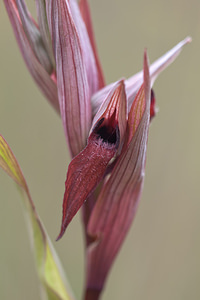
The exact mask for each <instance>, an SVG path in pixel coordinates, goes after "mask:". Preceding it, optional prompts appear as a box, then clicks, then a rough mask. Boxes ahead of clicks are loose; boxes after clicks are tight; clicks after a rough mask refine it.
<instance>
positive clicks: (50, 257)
mask: <svg viewBox="0 0 200 300" xmlns="http://www.w3.org/2000/svg"><path fill="white" fill-rule="evenodd" d="M0 167H2V168H3V169H4V171H5V172H6V173H7V174H8V175H9V176H11V177H12V178H13V179H14V180H15V182H16V183H17V184H18V185H19V186H20V187H21V193H22V199H23V206H24V210H25V213H26V219H27V223H28V225H29V226H28V228H29V230H30V232H29V233H30V234H29V235H30V238H31V244H32V245H33V248H34V254H35V259H36V265H37V272H38V275H39V278H40V281H41V285H42V287H43V289H44V291H45V292H46V295H47V299H48V300H72V299H73V297H72V296H71V291H70V290H69V288H68V290H67V289H66V287H67V280H66V277H65V275H64V272H63V270H62V267H61V264H60V262H59V260H58V257H57V255H56V252H55V250H54V248H53V246H52V244H51V242H50V240H49V238H48V236H47V234H46V231H45V229H44V227H43V225H42V223H41V221H40V219H39V216H38V215H37V212H36V209H35V206H34V204H33V201H32V199H31V196H30V193H29V190H28V186H27V184H26V181H25V179H24V176H23V174H22V171H21V169H20V167H19V164H18V163H17V160H16V158H15V156H14V154H13V153H12V151H11V149H10V147H9V146H8V144H7V142H6V141H5V139H4V138H3V137H2V136H1V135H0Z"/></svg>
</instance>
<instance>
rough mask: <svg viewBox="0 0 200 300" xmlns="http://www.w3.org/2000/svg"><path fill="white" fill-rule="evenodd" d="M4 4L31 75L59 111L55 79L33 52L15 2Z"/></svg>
mask: <svg viewBox="0 0 200 300" xmlns="http://www.w3.org/2000/svg"><path fill="white" fill-rule="evenodd" d="M4 4H5V7H6V9H7V12H8V16H9V18H10V22H11V24H12V27H13V31H14V33H15V37H16V39H17V42H18V45H19V48H20V50H21V53H22V56H23V58H24V60H25V63H26V65H27V67H28V69H29V71H30V73H31V75H32V77H33V78H34V80H35V81H36V83H37V85H38V86H39V88H40V89H41V90H42V92H43V93H44V94H45V96H46V97H47V98H48V100H49V101H50V103H51V104H52V106H53V107H54V108H55V109H56V110H57V112H59V104H58V96H57V85H56V83H55V80H53V79H52V78H51V77H50V75H49V74H48V73H47V71H46V70H45V69H44V67H43V66H42V65H41V63H40V62H39V60H38V59H37V58H36V56H35V53H34V51H33V49H32V47H31V45H30V43H29V40H28V38H27V36H26V33H25V31H24V29H23V25H22V22H21V19H20V16H19V12H18V8H17V6H16V2H15V1H14V0H4Z"/></svg>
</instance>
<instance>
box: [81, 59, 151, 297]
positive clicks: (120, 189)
mask: <svg viewBox="0 0 200 300" xmlns="http://www.w3.org/2000/svg"><path fill="white" fill-rule="evenodd" d="M149 120H150V78H149V72H148V62H147V57H146V54H145V57H144V84H143V85H142V86H141V88H140V90H139V91H138V93H137V95H136V98H135V100H134V102H133V105H132V107H131V110H130V113H129V117H128V128H127V134H126V137H125V139H126V140H125V143H124V146H123V149H122V153H121V155H120V157H119V159H118V161H117V163H116V165H115V167H114V169H113V171H112V173H111V175H110V177H109V179H108V180H107V181H106V183H105V184H104V186H103V188H102V190H101V192H100V195H99V197H98V199H97V203H96V205H95V207H94V209H93V211H92V215H91V218H90V221H89V224H88V233H89V234H91V235H92V236H94V237H96V239H97V240H96V242H95V243H94V244H93V245H91V246H90V247H89V248H88V252H87V260H88V263H87V291H86V293H90V292H94V291H95V290H96V292H98V291H99V292H100V290H101V289H102V288H103V285H104V282H105V279H106V276H107V274H108V271H109V269H110V267H111V265H112V263H113V260H114V258H115V256H116V254H117V253H118V251H119V248H120V246H121V244H122V242H123V240H124V238H125V236H126V234H127V231H128V229H129V227H130V225H131V223H132V221H133V218H134V215H135V212H136V209H137V205H138V201H139V199H140V195H141V191H142V186H143V179H144V168H145V160H146V146H147V139H148V130H149Z"/></svg>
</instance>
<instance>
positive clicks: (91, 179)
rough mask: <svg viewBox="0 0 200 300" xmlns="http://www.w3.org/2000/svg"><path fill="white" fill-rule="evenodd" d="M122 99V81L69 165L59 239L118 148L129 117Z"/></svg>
mask: <svg viewBox="0 0 200 300" xmlns="http://www.w3.org/2000/svg"><path fill="white" fill-rule="evenodd" d="M105 102H107V99H106V100H105ZM122 102H126V95H125V89H124V82H123V81H122V82H120V83H119V84H118V86H117V88H116V89H115V91H114V92H113V94H112V97H111V98H110V101H109V103H108V105H107V109H106V110H105V111H104V113H103V114H101V116H100V117H99V118H98V120H97V122H96V124H95V125H94V126H93V129H92V132H91V134H90V136H89V138H88V143H87V146H86V148H85V149H84V150H83V151H82V152H80V153H79V154H78V155H77V156H76V157H75V158H74V159H73V160H72V162H71V163H70V165H69V168H68V172H67V179H66V183H65V188H66V189H65V194H64V199H63V218H62V226H61V232H60V234H59V236H58V239H60V238H61V237H62V235H63V234H64V232H65V230H66V227H67V225H68V224H69V223H70V221H71V219H72V218H73V217H74V215H75V214H76V213H77V211H78V210H79V208H80V207H81V206H82V205H83V203H84V201H85V200H86V199H87V197H88V196H89V195H90V194H91V192H92V191H93V190H94V188H95V187H96V186H97V184H98V183H99V182H100V181H101V179H102V177H103V175H104V173H105V170H106V168H107V165H108V163H109V162H110V160H111V159H112V158H113V156H114V155H115V153H116V151H117V148H118V146H119V143H120V127H121V124H120V123H121V122H122V121H121V120H122V119H123V116H124V119H125V120H126V113H125V111H123V109H122V108H123V105H121V103H122Z"/></svg>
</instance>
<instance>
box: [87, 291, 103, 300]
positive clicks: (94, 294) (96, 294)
mask: <svg viewBox="0 0 200 300" xmlns="http://www.w3.org/2000/svg"><path fill="white" fill-rule="evenodd" d="M100 294H101V291H99V290H95V289H90V288H88V289H87V290H86V292H85V298H84V300H99V299H100Z"/></svg>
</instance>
